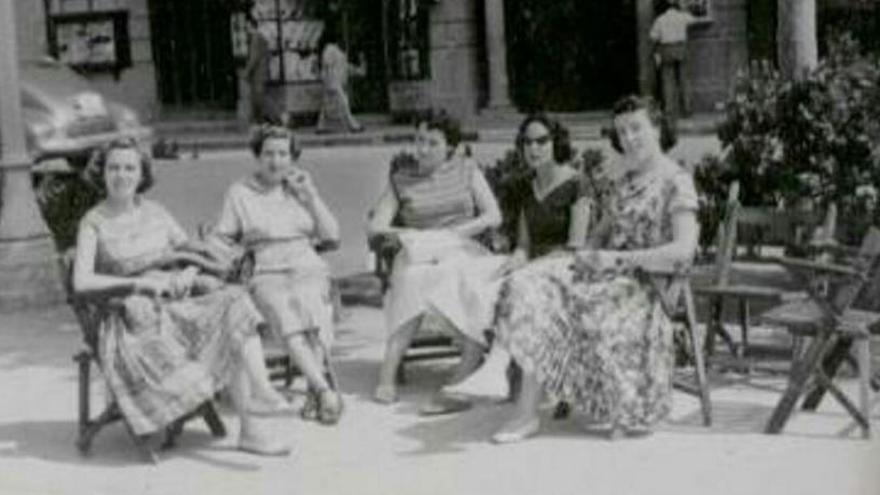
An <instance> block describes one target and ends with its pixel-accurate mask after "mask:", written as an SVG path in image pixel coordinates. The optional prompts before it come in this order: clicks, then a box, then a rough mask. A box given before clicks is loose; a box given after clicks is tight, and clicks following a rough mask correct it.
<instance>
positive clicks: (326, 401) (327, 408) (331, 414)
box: [318, 388, 344, 425]
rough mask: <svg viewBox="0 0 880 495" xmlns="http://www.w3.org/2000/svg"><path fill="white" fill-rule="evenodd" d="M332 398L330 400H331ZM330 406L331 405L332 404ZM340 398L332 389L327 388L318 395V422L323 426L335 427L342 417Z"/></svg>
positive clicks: (342, 406)
mask: <svg viewBox="0 0 880 495" xmlns="http://www.w3.org/2000/svg"><path fill="white" fill-rule="evenodd" d="M331 397H332V399H331ZM334 403H335V405H333V406H331V404H334ZM343 408H344V405H343V403H342V396H341V395H339V393H338V392H336V391H335V390H333V389H332V388H327V389H324V390H322V391H321V392H319V393H318V422H320V423H321V424H325V425H335V424H336V423H338V422H339V418H340V417H342V409H343Z"/></svg>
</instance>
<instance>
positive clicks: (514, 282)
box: [469, 96, 698, 443]
mask: <svg viewBox="0 0 880 495" xmlns="http://www.w3.org/2000/svg"><path fill="white" fill-rule="evenodd" d="M613 114H614V131H615V132H614V135H613V136H612V140H613V142H614V143H615V145H616V146H615V147H616V148H618V149H619V150H621V151H622V157H621V160H620V166H619V167H616V168H617V170H614V171H611V173H609V177H608V181H607V186H606V188H603V189H604V194H602V195H600V198H601V200H600V205H599V210H600V211H599V215H600V220H599V224H598V225H597V226H596V227H595V228H594V229H593V230H592V232H591V234H590V239H589V240H588V245H589V246H591V247H592V248H589V249H583V250H579V251H577V252H576V253H574V254H573V255H567V256H550V257H544V258H541V259H538V260H536V261H534V262H533V263H531V264H529V265H528V266H526V267H525V268H523V269H522V270H520V271H518V272H516V273H514V274H513V275H512V276H511V277H510V278H509V279H508V281H507V282H506V283H505V286H504V287H503V288H502V295H501V300H500V302H499V304H498V312H497V315H496V331H497V334H498V344H499V345H498V346H495V349H498V350H497V351H495V352H493V353H491V354H490V357H489V359H488V360H487V363H486V364H485V365H484V367H483V368H481V371H480V372H478V373H477V374H475V375H473V376H472V377H471V379H470V382H471V383H470V384H469V386H470V387H471V390H481V391H483V392H485V393H488V394H490V395H505V393H506V391H504V390H503V389H504V388H505V387H506V386H507V384H506V382H505V381H504V380H499V379H498V377H499V376H503V375H502V374H501V373H499V372H498V370H497V368H498V367H503V366H504V365H505V364H506V360H507V359H508V358H507V356H506V353H505V351H506V352H509V354H510V356H512V357H513V359H514V360H515V361H516V362H517V364H518V365H519V366H520V367H521V368H522V370H523V384H522V390H521V394H520V396H519V398H518V400H517V403H516V406H515V408H514V409H515V410H514V414H513V415H512V417H511V418H510V419H509V420H508V421H507V422H506V423H505V424H504V425H503V426H502V427H501V429H500V430H499V431H498V432H496V433H495V435H493V437H492V439H493V441H495V442H497V443H507V442H516V441H519V440H522V439H524V438H527V437H528V436H531V435H533V434H535V433H537V431H538V429H539V427H540V419H539V414H538V405H539V402H540V399H541V397H542V395H543V394H545V393H546V394H548V395H549V396H551V397H553V398H555V399H558V400H564V401H566V402H568V403H569V404H570V405H571V406H572V407H573V408H574V409H575V410H576V411H578V412H580V413H582V414H583V415H584V416H585V417H586V420H587V421H589V422H592V423H598V424H601V425H605V426H608V427H609V428H612V429H613V431H617V430H618V429H619V428H621V429H624V430H625V431H627V432H633V433H635V432H647V431H650V428H651V427H652V426H653V425H654V424H655V423H656V422H657V421H659V420H661V419H663V418H664V417H665V416H666V415H667V413H668V412H669V410H670V408H671V398H672V371H673V364H674V360H673V348H672V322H671V321H670V320H669V318H668V316H667V315H666V314H665V313H664V312H663V309H662V306H661V303H660V299H659V297H660V295H659V294H657V293H656V292H655V291H654V290H653V289H652V285H651V284H650V282H649V281H648V280H647V279H646V278H645V277H647V276H648V275H646V274H645V273H644V271H643V269H650V268H651V267H657V268H661V267H662V268H666V267H669V266H673V265H675V264H676V263H678V264H686V263H689V262H690V261H691V260H692V258H693V254H694V252H695V250H696V246H697V236H698V224H697V220H696V209H697V195H696V191H695V189H694V185H693V180H692V178H691V176H690V174H689V173H688V172H686V171H685V170H684V169H682V168H681V167H680V166H679V165H678V164H676V163H675V162H674V161H672V160H671V159H670V158H668V157H667V156H666V155H665V154H664V152H663V148H662V147H661V135H662V133H661V129H662V125H661V124H662V115H661V114H660V112H659V111H658V110H656V109H655V107H654V105H653V102H651V101H648V100H643V99H640V98H638V97H634V96H633V97H626V98H624V99H622V100H621V101H619V102H618V103H617V104H616V105H615V107H614V111H613ZM502 349H503V350H502Z"/></svg>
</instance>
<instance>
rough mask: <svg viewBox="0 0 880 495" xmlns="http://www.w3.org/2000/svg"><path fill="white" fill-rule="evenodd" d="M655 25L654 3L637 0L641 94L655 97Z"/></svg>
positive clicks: (637, 43) (637, 41)
mask: <svg viewBox="0 0 880 495" xmlns="http://www.w3.org/2000/svg"><path fill="white" fill-rule="evenodd" d="M653 23H654V1H653V0H636V46H637V47H638V50H637V53H638V60H639V92H640V93H641V94H643V95H653V94H654V89H655V88H656V84H657V83H656V77H655V70H656V68H655V67H654V55H653V48H652V44H651V38H650V33H651V25H652V24H653Z"/></svg>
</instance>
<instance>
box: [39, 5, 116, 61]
mask: <svg viewBox="0 0 880 495" xmlns="http://www.w3.org/2000/svg"><path fill="white" fill-rule="evenodd" d="M44 1H45V4H46V14H47V21H48V22H47V27H48V30H47V31H48V33H47V34H48V38H49V40H48V41H49V52H50V53H51V54H52V56H53V57H55V58H57V59H58V60H60V61H61V62H62V63H65V64H68V65H70V66H72V67H74V68H76V69H79V70H84V71H105V70H109V71H114V72H116V73H117V74H118V73H119V71H121V70H122V69H124V68H127V67H131V42H130V40H129V31H128V10H124V9H123V8H122V7H124V6H125V5H126V4H127V2H123V1H120V0H44Z"/></svg>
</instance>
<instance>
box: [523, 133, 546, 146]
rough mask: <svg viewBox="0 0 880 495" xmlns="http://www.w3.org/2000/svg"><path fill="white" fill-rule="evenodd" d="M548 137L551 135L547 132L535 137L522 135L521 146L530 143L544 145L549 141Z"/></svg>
mask: <svg viewBox="0 0 880 495" xmlns="http://www.w3.org/2000/svg"><path fill="white" fill-rule="evenodd" d="M550 139H551V137H550V135H549V134H544V135H543V136H538V137H536V138H530V137H523V146H528V145H530V144H532V143H534V144H539V145H541V146H544V145H545V144H547V143H549V142H550Z"/></svg>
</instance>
